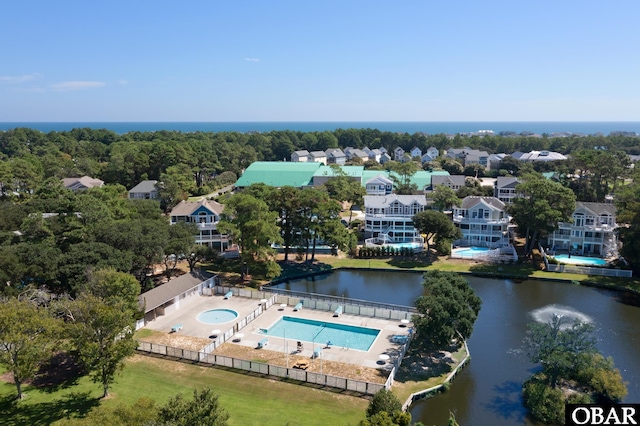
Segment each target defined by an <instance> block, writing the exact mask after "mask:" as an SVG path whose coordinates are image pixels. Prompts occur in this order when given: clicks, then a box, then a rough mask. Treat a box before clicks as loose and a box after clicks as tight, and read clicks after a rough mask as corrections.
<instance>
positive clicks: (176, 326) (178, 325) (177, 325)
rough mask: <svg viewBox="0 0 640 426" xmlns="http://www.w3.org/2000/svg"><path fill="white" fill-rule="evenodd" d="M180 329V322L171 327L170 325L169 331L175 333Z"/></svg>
mask: <svg viewBox="0 0 640 426" xmlns="http://www.w3.org/2000/svg"><path fill="white" fill-rule="evenodd" d="M180 330H182V324H176V325H174V326H173V327H171V332H172V333H176V332H178V331H180Z"/></svg>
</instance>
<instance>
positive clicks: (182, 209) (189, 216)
mask: <svg viewBox="0 0 640 426" xmlns="http://www.w3.org/2000/svg"><path fill="white" fill-rule="evenodd" d="M223 210H224V206H223V205H222V204H220V203H217V202H215V201H213V200H207V199H206V198H203V199H202V200H200V201H184V200H183V201H181V202H180V203H178V205H177V206H175V207H174V208H173V209H172V210H171V213H170V215H169V217H170V223H171V225H175V224H177V223H180V222H184V223H195V224H196V225H197V227H198V234H197V235H196V237H195V243H196V244H200V245H207V246H209V247H211V248H214V249H216V250H218V251H220V252H221V253H222V252H223V251H225V250H226V249H227V248H229V244H230V239H229V236H228V235H226V234H220V232H218V230H217V225H218V222H220V215H221V214H222V211H223Z"/></svg>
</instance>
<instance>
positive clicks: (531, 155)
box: [511, 151, 567, 162]
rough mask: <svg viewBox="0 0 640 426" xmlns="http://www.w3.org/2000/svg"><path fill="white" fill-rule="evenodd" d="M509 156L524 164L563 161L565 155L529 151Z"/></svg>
mask: <svg viewBox="0 0 640 426" xmlns="http://www.w3.org/2000/svg"><path fill="white" fill-rule="evenodd" d="M511 156H512V157H513V158H515V159H517V160H520V161H525V162H534V161H564V160H566V159H567V156H566V155H562V154H560V153H559V152H554V151H530V152H519V151H518V152H514V153H513V154H511Z"/></svg>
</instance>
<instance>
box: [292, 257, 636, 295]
mask: <svg viewBox="0 0 640 426" xmlns="http://www.w3.org/2000/svg"><path fill="white" fill-rule="evenodd" d="M320 262H322V263H325V264H327V265H330V266H331V267H333V268H363V269H369V268H370V269H388V270H405V271H407V270H411V271H428V270H431V269H437V270H440V271H451V272H459V273H472V274H475V275H478V276H482V275H490V276H503V277H506V278H520V279H550V280H566V281H577V282H589V283H594V284H596V285H598V286H602V287H610V288H625V289H629V290H633V291H636V292H640V278H638V277H632V278H615V277H598V276H590V275H584V274H569V273H563V272H546V271H542V270H540V269H539V268H536V267H535V266H534V265H532V264H531V263H516V264H487V263H482V262H474V261H468V260H458V259H448V258H447V257H446V256H442V257H439V258H437V259H435V260H426V259H424V258H422V257H420V256H417V257H415V258H408V259H403V258H395V257H390V258H374V259H354V258H339V257H335V256H323V257H322V258H321V259H320ZM289 275H293V272H292V271H289Z"/></svg>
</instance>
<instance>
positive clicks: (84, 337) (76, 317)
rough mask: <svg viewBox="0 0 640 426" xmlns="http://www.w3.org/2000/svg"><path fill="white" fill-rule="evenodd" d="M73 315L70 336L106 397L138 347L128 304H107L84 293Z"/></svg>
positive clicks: (73, 310)
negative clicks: (126, 359)
mask: <svg viewBox="0 0 640 426" xmlns="http://www.w3.org/2000/svg"><path fill="white" fill-rule="evenodd" d="M70 316H71V318H72V323H71V324H69V326H68V330H69V335H70V337H71V338H72V340H73V342H74V344H75V346H76V348H77V350H78V354H79V357H80V360H81V361H82V363H83V364H84V365H85V367H86V368H87V370H88V371H89V372H90V376H91V378H92V379H93V381H94V382H95V383H100V384H101V385H102V389H103V396H104V397H107V396H108V395H109V388H110V386H111V384H113V382H114V381H115V377H116V374H117V373H118V371H120V370H121V369H122V366H123V361H124V359H125V358H127V357H128V356H130V355H133V353H134V351H135V348H136V342H135V340H134V339H133V330H134V328H135V327H134V326H135V319H134V315H133V314H132V312H131V311H130V310H129V304H128V303H126V302H125V301H123V300H119V299H115V300H114V299H111V300H110V301H109V303H106V302H105V300H103V299H100V298H98V297H96V296H94V295H91V294H86V293H84V294H82V295H80V297H78V298H77V299H76V300H74V301H73V303H72V304H71V306H70Z"/></svg>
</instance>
